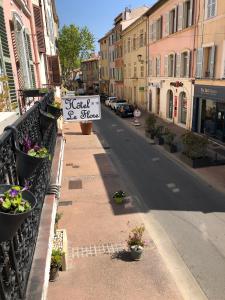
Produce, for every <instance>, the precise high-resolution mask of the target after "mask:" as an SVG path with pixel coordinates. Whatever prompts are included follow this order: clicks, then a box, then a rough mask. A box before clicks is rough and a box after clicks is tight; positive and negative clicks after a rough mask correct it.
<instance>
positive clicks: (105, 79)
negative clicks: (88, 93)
mask: <svg viewBox="0 0 225 300" xmlns="http://www.w3.org/2000/svg"><path fill="white" fill-rule="evenodd" d="M98 42H99V44H100V58H99V70H100V74H99V91H100V93H104V94H107V95H109V33H108V34H106V35H105V36H104V37H103V38H101V39H100V40H99V41H98Z"/></svg>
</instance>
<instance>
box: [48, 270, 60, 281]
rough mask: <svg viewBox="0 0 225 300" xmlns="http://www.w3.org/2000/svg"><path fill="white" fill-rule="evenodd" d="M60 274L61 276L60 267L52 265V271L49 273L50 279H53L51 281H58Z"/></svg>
mask: <svg viewBox="0 0 225 300" xmlns="http://www.w3.org/2000/svg"><path fill="white" fill-rule="evenodd" d="M58 276H59V268H57V267H51V268H50V273H49V281H51V282H54V281H56V279H57V277H58Z"/></svg>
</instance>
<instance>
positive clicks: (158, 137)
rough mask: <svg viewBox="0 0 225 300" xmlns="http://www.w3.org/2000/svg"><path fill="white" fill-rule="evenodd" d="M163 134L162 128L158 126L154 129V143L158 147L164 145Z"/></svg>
mask: <svg viewBox="0 0 225 300" xmlns="http://www.w3.org/2000/svg"><path fill="white" fill-rule="evenodd" d="M163 134H164V126H162V125H160V126H157V127H156V128H155V137H154V141H155V143H156V144H158V145H163V144H164V139H163Z"/></svg>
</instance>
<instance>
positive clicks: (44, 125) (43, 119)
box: [40, 110, 56, 135]
mask: <svg viewBox="0 0 225 300" xmlns="http://www.w3.org/2000/svg"><path fill="white" fill-rule="evenodd" d="M53 123H56V118H54V119H53V118H52V117H51V116H49V115H48V113H46V112H45V111H42V110H40V125H41V133H42V135H44V133H45V131H46V130H48V128H49V127H50V126H51V125H52V124H53Z"/></svg>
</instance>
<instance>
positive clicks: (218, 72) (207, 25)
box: [192, 0, 225, 142]
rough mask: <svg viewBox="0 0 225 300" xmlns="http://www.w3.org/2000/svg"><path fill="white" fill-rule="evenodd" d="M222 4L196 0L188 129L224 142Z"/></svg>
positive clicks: (224, 32)
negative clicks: (196, 23) (190, 122)
mask: <svg viewBox="0 0 225 300" xmlns="http://www.w3.org/2000/svg"><path fill="white" fill-rule="evenodd" d="M224 15H225V2H224V1H222V0H213V1H212V0H206V1H203V0H199V22H198V27H197V34H196V39H195V40H196V74H195V77H196V80H195V88H194V103H193V120H192V129H193V131H195V132H198V133H204V134H207V135H209V136H210V137H213V138H215V139H217V140H220V141H223V142H225V81H224V80H225V18H224Z"/></svg>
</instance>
